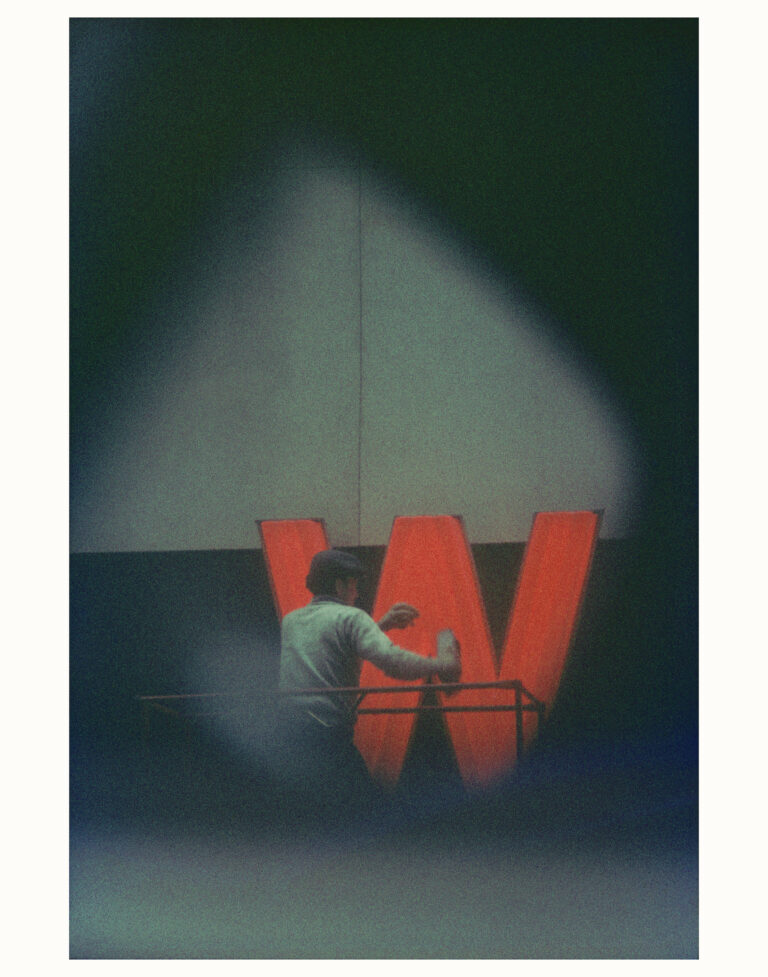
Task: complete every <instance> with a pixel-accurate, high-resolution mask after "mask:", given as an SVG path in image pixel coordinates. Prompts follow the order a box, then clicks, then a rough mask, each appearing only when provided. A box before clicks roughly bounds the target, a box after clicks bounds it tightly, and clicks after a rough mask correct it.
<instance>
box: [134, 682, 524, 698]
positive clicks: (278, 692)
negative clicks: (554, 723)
mask: <svg viewBox="0 0 768 977" xmlns="http://www.w3.org/2000/svg"><path fill="white" fill-rule="evenodd" d="M470 689H519V690H520V691H521V692H522V693H523V694H524V695H527V696H529V697H530V698H531V699H534V701H536V700H535V696H533V695H532V693H530V692H529V691H528V690H527V689H526V688H525V687H524V686H523V685H522V683H521V682H520V680H519V679H500V680H499V681H498V682H442V683H438V682H435V683H425V684H421V685H380V686H379V685H376V686H363V685H349V686H341V687H338V688H327V687H325V686H322V687H319V688H312V689H274V690H263V691H259V690H253V691H249V692H180V693H172V694H166V695H138V696H136V698H137V699H138V700H139V701H140V702H161V701H166V700H168V701H170V700H178V699H215V698H230V699H234V698H238V699H248V698H262V697H267V698H271V697H273V696H277V697H282V696H307V695H319V694H320V695H363V694H364V695H370V694H372V693H375V694H377V695H378V694H380V693H391V692H400V693H405V692H418V693H422V692H464V691H467V690H470Z"/></svg>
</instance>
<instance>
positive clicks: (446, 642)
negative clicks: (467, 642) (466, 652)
mask: <svg viewBox="0 0 768 977" xmlns="http://www.w3.org/2000/svg"><path fill="white" fill-rule="evenodd" d="M437 668H438V671H437V675H438V678H439V679H440V681H441V682H445V683H450V682H458V681H459V680H460V679H461V646H460V645H459V642H458V640H457V638H456V635H455V634H454V633H453V631H451V629H450V628H445V629H444V630H443V631H439V632H438V634H437Z"/></svg>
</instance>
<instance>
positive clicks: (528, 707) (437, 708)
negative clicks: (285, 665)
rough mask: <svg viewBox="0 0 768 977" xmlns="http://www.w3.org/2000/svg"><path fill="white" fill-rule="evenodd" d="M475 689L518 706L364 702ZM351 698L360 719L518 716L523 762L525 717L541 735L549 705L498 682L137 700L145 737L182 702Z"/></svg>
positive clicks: (517, 684)
mask: <svg viewBox="0 0 768 977" xmlns="http://www.w3.org/2000/svg"><path fill="white" fill-rule="evenodd" d="M474 689H478V690H479V689H484V690H490V689H502V690H507V691H511V692H514V702H512V703H495V704H493V705H468V704H463V705H462V704H461V703H456V704H450V703H448V702H446V701H443V702H441V703H438V704H436V705H433V704H431V703H424V702H422V701H419V703H418V704H417V705H412V706H373V707H367V708H361V704H362V702H363V701H364V700H365V698H366V696H368V695H371V694H374V693H375V694H377V695H378V694H385V695H389V694H404V693H408V692H410V693H411V694H413V693H417V694H419V696H421V695H423V694H424V693H425V692H444V693H446V694H448V695H452V694H456V693H459V692H465V691H468V690H474ZM318 694H320V695H324V696H325V695H341V696H343V695H348V696H350V697H352V696H354V697H356V701H355V703H354V705H353V711H355V712H356V713H357V715H358V716H375V715H392V714H400V713H422V712H437V713H448V712H514V713H515V721H516V733H517V736H516V746H517V757H518V759H520V758H521V757H522V753H523V713H525V712H533V713H535V714H536V728H537V732H538V731H539V730H540V729H541V724H542V721H543V719H544V712H545V709H546V704H545V703H544V702H542V701H541V700H540V699H537V698H536V696H535V695H533V693H532V692H530V691H529V690H528V689H526V688H525V686H524V685H523V683H522V682H521V681H520V680H519V679H500V680H499V681H496V682H425V683H423V684H421V685H382V686H362V687H361V686H357V685H355V686H347V687H344V686H342V687H338V688H326V687H320V688H308V689H279V690H278V689H274V690H268V691H261V692H259V691H253V692H241V693H236V692H191V693H174V694H164V695H140V696H137V697H136V698H137V699H138V701H139V702H141V704H142V707H143V710H144V730H145V735H148V733H149V723H150V714H151V710H153V709H156V710H158V711H160V712H165V713H170V714H172V715H175V716H179V717H181V716H182V713H181V712H180V711H179V709H177V708H174V706H176V705H180V704H181V703H182V702H192V703H199V702H210V701H219V702H225V701H227V700H230V701H236V700H239V701H244V700H248V699H260V698H266V699H275V698H277V699H280V698H288V697H290V698H297V697H302V696H313V695H318ZM219 714H221V710H220V709H218V710H214V711H208V712H199V711H198V712H197V713H195V714H194V715H193V716H192V717H191V718H204V717H206V716H212V715H219Z"/></svg>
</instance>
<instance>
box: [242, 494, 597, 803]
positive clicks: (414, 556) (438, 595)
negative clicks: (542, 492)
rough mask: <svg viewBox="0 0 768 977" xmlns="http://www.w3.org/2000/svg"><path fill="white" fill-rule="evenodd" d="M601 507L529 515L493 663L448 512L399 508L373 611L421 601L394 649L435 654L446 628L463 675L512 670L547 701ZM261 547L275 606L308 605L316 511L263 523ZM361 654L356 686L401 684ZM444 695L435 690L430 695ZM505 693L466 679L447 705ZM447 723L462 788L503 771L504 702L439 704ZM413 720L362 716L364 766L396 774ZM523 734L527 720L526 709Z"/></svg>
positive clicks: (321, 539) (387, 776)
mask: <svg viewBox="0 0 768 977" xmlns="http://www.w3.org/2000/svg"><path fill="white" fill-rule="evenodd" d="M599 521H600V517H599V514H598V513H594V512H542V513H538V514H537V515H536V516H535V518H534V522H533V528H532V530H531V535H530V537H529V540H528V544H527V546H526V551H525V556H524V559H523V565H522V569H521V571H520V577H519V581H518V585H517V592H516V596H515V600H514V604H513V607H512V613H511V614H510V617H509V622H508V626H507V631H506V636H505V639H504V644H503V647H502V649H501V655H500V666H499V667H498V668H497V664H496V656H495V655H494V650H493V645H492V642H491V637H490V629H489V627H488V621H487V616H486V612H485V607H484V604H483V601H482V597H481V594H480V588H479V584H478V580H477V573H476V570H475V565H474V560H473V558H472V552H471V550H470V547H469V544H468V542H467V538H466V534H465V531H464V526H463V523H462V521H461V519H460V518H458V517H456V516H400V517H398V518H397V519H395V521H394V524H393V527H392V534H391V536H390V541H389V546H388V547H387V553H386V556H385V560H384V564H383V566H382V570H381V577H380V579H379V585H378V589H377V592H376V600H375V604H374V608H373V617H374V618H375V619H377V620H378V619H379V618H380V617H381V616H382V615H383V614H384V613H385V612H386V611H387V610H388V608H389V607H390V606H391V605H392V604H394V603H397V602H400V601H405V602H407V603H409V604H413V605H414V606H415V607H417V608H418V609H419V612H420V614H419V617H418V619H417V620H416V622H415V623H414V624H413V625H412V626H411V627H409V628H407V629H405V630H402V631H396V632H392V633H391V635H390V637H392V638H393V640H395V642H396V643H397V644H399V645H400V646H401V647H403V648H408V649H409V650H411V651H414V652H416V653H418V654H422V655H427V656H429V655H433V654H434V652H435V641H436V636H437V632H438V631H440V630H441V629H442V628H451V630H452V631H453V632H454V633H455V635H456V637H457V638H458V640H459V642H460V644H461V649H462V665H463V671H462V679H461V680H462V682H463V683H476V682H493V681H495V680H496V679H497V678H502V679H519V680H520V681H522V683H523V685H524V686H525V688H526V689H527V690H528V691H529V692H531V693H532V694H533V695H534V696H535V697H536V698H538V699H540V700H542V701H543V702H545V703H546V705H547V706H548V707H551V705H552V702H553V700H554V698H555V695H556V693H557V688H558V686H559V683H560V676H561V674H562V670H563V666H564V664H565V660H566V656H567V654H568V648H569V646H570V643H571V638H572V635H573V632H574V627H575V624H576V620H577V616H578V611H579V607H580V604H581V600H582V597H583V593H584V589H585V586H586V582H587V578H588V575H589V569H590V566H591V561H592V554H593V551H594V545H595V541H596V539H597V533H598V529H599ZM261 534H262V541H263V546H264V555H265V559H266V563H267V567H268V569H269V574H270V580H271V582H272V588H273V593H274V596H275V602H276V605H277V610H278V614H279V616H280V617H281V618H282V617H283V616H284V615H285V614H287V613H288V612H289V611H291V610H294V609H295V608H296V607H300V606H302V605H303V604H306V603H307V601H308V600H310V599H311V594H310V593H309V592H308V591H307V590H306V587H305V585H304V579H305V577H306V574H307V571H308V569H309V563H310V560H311V559H312V556H313V555H314V554H315V553H316V552H318V551H319V550H321V549H327V548H328V545H329V544H328V540H327V537H326V534H325V529H324V526H323V523H322V521H320V520H310V519H306V520H275V521H267V522H262V523H261ZM404 684H410V683H404V682H403V681H402V680H401V679H391V678H389V677H387V676H386V675H384V674H383V673H382V672H381V671H380V670H379V669H377V668H375V667H374V666H373V665H371V664H370V663H369V662H363V667H362V670H361V675H360V686H361V687H377V686H381V687H386V686H391V685H404ZM413 687H414V692H413V694H412V695H411V694H410V693H402V694H399V693H398V694H397V705H398V706H414V705H417V704H418V702H419V699H420V697H421V696H422V694H423V691H424V690H423V682H421V681H419V682H414V683H413ZM437 694H438V696H439V697H440V698H441V699H443V698H444V697H443V694H442V693H437ZM513 696H514V693H513V692H511V691H509V690H501V689H466V690H461V691H460V692H458V693H456V694H455V695H452V696H451V697H450V699H449V700H447V703H448V704H450V705H451V706H478V705H483V706H488V705H508V704H511V703H512V702H513V701H514V700H513V698H512V697H513ZM392 700H393V696H392V695H391V694H386V693H369V694H368V696H367V697H366V700H365V707H366V708H376V707H383V706H391V705H392ZM444 719H445V727H446V731H447V733H448V736H449V738H450V740H451V743H452V745H453V749H454V752H455V754H456V760H457V763H458V767H459V771H460V773H461V777H462V779H463V781H464V783H465V784H466V786H467V787H470V788H477V787H483V786H485V785H487V784H490V783H492V782H493V781H494V780H496V779H497V778H499V777H501V776H503V775H504V774H506V773H508V772H509V771H510V770H511V768H512V767H513V766H514V763H515V758H516V754H517V727H516V722H515V714H514V713H513V712H503V711H502V712H446V713H445V714H444ZM415 722H416V714H414V713H396V714H387V715H382V714H378V715H360V716H359V718H358V721H357V724H356V727H355V742H356V744H357V746H358V749H359V750H360V752H361V753H362V755H363V757H364V759H365V761H366V763H367V765H368V768H369V770H370V772H371V775H372V776H373V777H374V778H375V779H376V780H378V781H379V782H380V783H382V784H384V785H388V786H392V785H394V784H395V783H396V782H397V779H398V777H399V775H400V771H401V769H402V766H403V762H404V760H405V757H406V754H407V752H408V746H409V744H410V741H411V737H412V735H413V731H414V727H415ZM523 722H524V725H523V733H524V740H525V742H526V743H528V742H530V739H531V738H532V736H533V733H534V728H533V727H532V725H531V724H532V723H535V718H534V716H533V714H531V713H525V714H524V721H523Z"/></svg>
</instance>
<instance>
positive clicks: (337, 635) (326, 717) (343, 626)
mask: <svg viewBox="0 0 768 977" xmlns="http://www.w3.org/2000/svg"><path fill="white" fill-rule="evenodd" d="M362 659H365V660H366V661H369V662H371V663H372V664H373V665H375V666H376V667H377V668H380V669H381V670H382V671H383V672H384V673H385V674H386V675H389V676H391V677H392V678H400V679H404V680H406V681H410V680H413V679H417V678H426V677H427V676H428V675H430V674H432V673H433V672H434V671H435V670H436V661H435V659H434V658H425V657H424V656H423V655H417V654H415V653H414V652H412V651H406V650H405V648H400V647H398V646H397V645H395V644H393V643H392V642H391V641H390V640H389V638H388V637H387V636H386V634H385V633H384V632H383V631H382V630H381V628H380V627H379V626H378V624H376V622H375V621H374V620H373V619H372V618H371V617H370V615H368V614H366V612H365V611H363V610H360V608H358V607H349V606H348V605H347V604H344V603H342V602H341V601H339V600H337V599H336V598H334V597H315V598H314V600H312V601H311V602H310V603H309V604H307V605H306V606H305V607H300V608H299V609H298V610H295V611H291V613H290V614H286V615H285V617H284V618H283V624H282V638H281V650H280V689H281V690H286V689H308V688H321V689H322V688H328V689H335V688H340V687H348V686H355V687H356V686H357V683H358V681H359V678H360V668H361V664H362V661H361V660H362ZM356 698H357V696H356V694H354V693H353V694H351V695H350V696H345V695H324V694H322V693H318V694H316V695H312V696H295V697H291V696H289V697H285V698H284V699H283V700H282V701H283V706H284V708H288V709H290V710H291V711H292V712H294V713H298V714H300V715H304V716H307V717H311V718H312V719H314V720H316V721H317V722H319V723H321V724H322V725H324V726H351V725H352V724H354V721H355V713H354V703H355V700H356Z"/></svg>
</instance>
